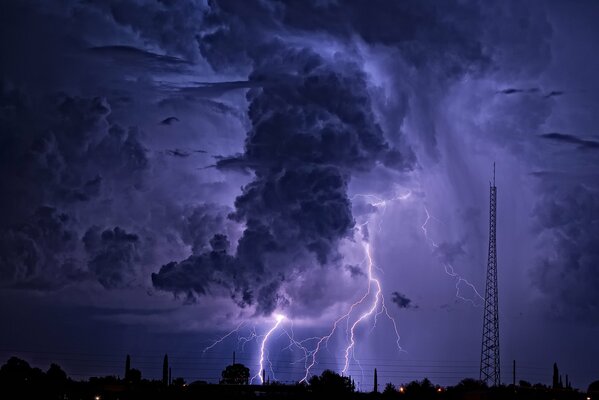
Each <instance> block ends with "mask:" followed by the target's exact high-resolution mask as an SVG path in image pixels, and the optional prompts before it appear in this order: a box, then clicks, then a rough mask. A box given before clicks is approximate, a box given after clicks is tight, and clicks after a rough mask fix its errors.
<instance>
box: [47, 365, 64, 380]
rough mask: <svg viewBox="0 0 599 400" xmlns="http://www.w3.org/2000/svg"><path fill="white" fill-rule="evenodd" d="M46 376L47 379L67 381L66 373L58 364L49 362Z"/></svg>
mask: <svg viewBox="0 0 599 400" xmlns="http://www.w3.org/2000/svg"><path fill="white" fill-rule="evenodd" d="M46 377H47V378H48V380H51V381H54V382H65V381H67V379H68V377H67V373H66V372H64V371H63V370H62V368H60V366H59V365H58V364H54V363H52V364H50V368H48V372H46Z"/></svg>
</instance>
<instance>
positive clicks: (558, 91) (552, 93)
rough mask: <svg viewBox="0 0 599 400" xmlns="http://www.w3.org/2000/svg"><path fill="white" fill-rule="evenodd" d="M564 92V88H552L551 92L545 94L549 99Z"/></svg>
mask: <svg viewBox="0 0 599 400" xmlns="http://www.w3.org/2000/svg"><path fill="white" fill-rule="evenodd" d="M564 93H565V92H564V91H562V90H552V91H551V92H549V93H547V94H546V95H545V98H547V99H548V98H550V97H558V96H561V95H563V94H564Z"/></svg>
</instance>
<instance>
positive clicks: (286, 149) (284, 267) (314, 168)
mask: <svg viewBox="0 0 599 400" xmlns="http://www.w3.org/2000/svg"><path fill="white" fill-rule="evenodd" d="M250 78H251V79H258V80H269V81H270V83H271V84H269V85H267V86H265V87H261V88H254V89H251V90H250V91H249V92H248V100H249V101H250V108H249V111H248V115H249V118H250V120H251V122H252V128H251V130H250V131H249V132H248V137H247V139H246V144H245V153H244V154H242V155H239V156H236V157H232V158H226V159H223V160H220V161H219V162H218V163H217V166H219V167H221V168H225V167H230V166H231V165H232V164H235V165H237V166H238V167H241V168H246V169H248V170H251V171H252V172H253V173H254V176H255V178H254V180H253V181H252V182H251V183H250V184H248V185H247V186H245V187H244V188H243V191H242V194H241V195H240V196H239V197H238V198H237V199H236V201H235V208H236V210H235V212H234V213H232V214H231V217H232V218H233V219H235V220H237V221H239V222H245V224H246V229H245V231H244V234H243V236H242V237H241V239H240V240H239V244H238V248H237V254H236V258H235V259H234V260H235V261H234V262H235V263H236V264H238V266H237V267H236V268H233V269H232V270H233V271H234V272H235V274H234V275H231V276H230V279H232V280H235V279H237V280H238V282H237V283H238V285H237V286H238V288H241V289H242V290H243V291H244V292H249V293H252V292H254V291H255V292H256V295H255V296H252V298H255V300H256V302H257V305H258V310H259V311H260V312H264V313H270V312H272V310H273V309H274V308H276V306H277V305H279V306H281V305H283V304H284V303H285V299H284V298H282V297H281V296H280V295H279V294H278V293H277V290H278V288H279V286H280V282H281V281H282V280H285V277H286V276H288V275H289V274H290V273H291V272H292V271H294V270H295V269H296V268H298V267H299V266H298V263H297V261H295V260H297V257H298V256H305V255H306V253H311V254H313V255H314V256H315V257H316V259H317V260H318V262H319V263H321V264H327V263H329V262H331V261H334V260H335V259H336V257H338V255H337V253H336V245H337V243H338V242H339V240H341V239H342V238H344V237H347V236H349V235H350V233H351V228H352V227H353V217H352V214H351V209H350V202H349V199H348V198H347V194H346V191H347V182H348V179H349V174H350V172H351V171H352V170H365V169H368V168H371V167H372V166H374V165H375V164H376V160H377V159H378V158H379V157H382V156H383V155H384V154H385V153H386V152H388V145H387V143H386V141H385V139H384V137H383V133H382V131H381V129H380V127H379V126H378V125H377V123H376V122H375V119H374V116H373V113H372V110H371V107H370V104H369V98H368V95H367V93H366V81H365V76H364V75H363V73H362V72H361V71H360V70H359V68H358V67H357V66H356V65H353V64H351V63H345V62H343V61H342V60H339V61H337V63H336V65H335V66H333V65H331V64H329V63H328V62H327V61H326V60H324V59H323V58H322V57H320V56H319V55H317V54H315V53H314V52H312V51H309V50H307V49H293V48H291V49H290V48H287V47H286V46H284V45H283V44H281V43H273V44H271V45H268V46H266V47H265V49H264V53H263V54H262V61H260V62H259V63H258V64H257V65H256V66H255V68H254V71H253V72H252V74H251V76H250ZM340 99H343V101H342V102H340V101H339V100H340ZM403 167H404V168H405V167H406V166H403ZM270 257H274V258H275V259H276V260H277V261H276V262H270V261H269V258H270ZM193 260H194V263H195V264H196V265H197V263H198V262H202V261H205V262H209V263H211V264H212V263H213V258H211V257H201V258H197V257H194V258H193ZM183 263H187V261H185V262H183ZM185 265H186V264H183V265H180V266H170V267H169V268H168V270H167V271H168V273H169V274H171V275H172V274H174V273H175V271H177V270H179V271H180V273H190V272H193V271H194V270H191V269H189V268H186V267H185ZM217 265H220V264H217ZM226 265H227V266H229V265H230V264H226ZM210 269H211V268H210V267H208V266H205V267H199V266H198V267H197V269H196V270H195V271H197V272H198V273H199V274H202V275H203V277H204V280H203V282H204V283H207V282H209V281H210V280H212V281H214V280H215V279H214V278H211V279H210V280H208V279H206V278H207V276H206V272H205V271H209V270H210ZM224 270H227V269H226V268H225V269H224ZM162 274H163V272H162V271H161V272H160V273H159V274H157V275H153V279H154V283H155V285H156V287H157V288H161V289H167V290H168V289H172V286H170V287H166V286H164V285H161V282H162V280H161V275H162ZM250 275H253V281H254V282H255V283H254V284H252V285H251V286H249V287H247V286H246V282H249V281H250V277H249V276H250ZM240 278H241V279H240ZM180 281H181V282H182V283H183V286H182V287H181V288H179V290H177V291H180V292H184V291H185V290H186V289H187V288H188V286H187V285H186V284H185V282H186V281H185V279H181V280H180ZM218 281H219V282H220V279H219V280H218ZM220 283H222V282H220ZM204 292H205V288H204V287H202V291H201V292H200V293H204Z"/></svg>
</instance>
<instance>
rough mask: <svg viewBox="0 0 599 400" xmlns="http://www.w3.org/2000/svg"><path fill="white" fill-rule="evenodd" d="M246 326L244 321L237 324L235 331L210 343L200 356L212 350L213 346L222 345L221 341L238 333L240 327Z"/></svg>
mask: <svg viewBox="0 0 599 400" xmlns="http://www.w3.org/2000/svg"><path fill="white" fill-rule="evenodd" d="M245 324H246V322H245V321H242V322H240V323H239V325H237V327H236V328H235V329H233V330H232V331H230V332H229V333H227V334H225V335H224V336H222V337H220V338H219V339H217V340H215V341H214V343H212V344H211V345H210V346H208V347H206V348H205V349H204V350H203V351H202V354H204V353H206V352H207V351H208V350H210V349H212V348H213V347H214V346H216V345H218V344H220V343H222V341H223V340H225V339H226V338H228V337H229V336H231V335H232V334H234V333H238V332H239V330H240V329H241V327H242V326H244V325H245Z"/></svg>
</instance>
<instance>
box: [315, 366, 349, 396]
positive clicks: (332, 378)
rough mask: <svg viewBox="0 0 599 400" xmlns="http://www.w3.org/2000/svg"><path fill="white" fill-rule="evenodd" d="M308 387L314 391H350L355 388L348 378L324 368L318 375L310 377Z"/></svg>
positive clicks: (337, 392)
mask: <svg viewBox="0 0 599 400" xmlns="http://www.w3.org/2000/svg"><path fill="white" fill-rule="evenodd" d="M310 388H311V389H312V391H313V392H314V393H327V394H329V393H335V394H340V395H341V394H346V393H352V392H353V391H354V390H355V389H356V388H355V386H354V384H353V382H352V381H351V379H350V378H348V377H345V376H341V375H339V374H338V373H336V372H334V371H331V370H330V369H326V370H324V371H323V372H322V374H321V375H320V376H313V377H312V378H310Z"/></svg>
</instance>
